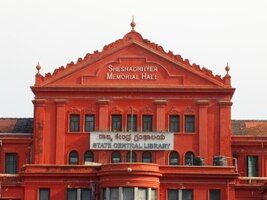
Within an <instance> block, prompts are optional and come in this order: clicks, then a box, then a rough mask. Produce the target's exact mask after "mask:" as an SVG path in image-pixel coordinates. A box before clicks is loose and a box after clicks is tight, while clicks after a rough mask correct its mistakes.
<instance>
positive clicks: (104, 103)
mask: <svg viewBox="0 0 267 200" xmlns="http://www.w3.org/2000/svg"><path fill="white" fill-rule="evenodd" d="M97 103H98V104H99V105H108V104H109V100H108V99H98V100H97Z"/></svg>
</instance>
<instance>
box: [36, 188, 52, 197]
mask: <svg viewBox="0 0 267 200" xmlns="http://www.w3.org/2000/svg"><path fill="white" fill-rule="evenodd" d="M39 200H50V189H49V188H40V189H39Z"/></svg>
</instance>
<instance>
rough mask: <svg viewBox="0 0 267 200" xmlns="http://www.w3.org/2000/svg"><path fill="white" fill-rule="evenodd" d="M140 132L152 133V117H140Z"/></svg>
mask: <svg viewBox="0 0 267 200" xmlns="http://www.w3.org/2000/svg"><path fill="white" fill-rule="evenodd" d="M142 121H143V123H142V131H144V132H151V131H152V115H143V117H142Z"/></svg>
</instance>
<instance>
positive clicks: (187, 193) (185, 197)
mask: <svg viewBox="0 0 267 200" xmlns="http://www.w3.org/2000/svg"><path fill="white" fill-rule="evenodd" d="M181 191H182V200H193V190H181Z"/></svg>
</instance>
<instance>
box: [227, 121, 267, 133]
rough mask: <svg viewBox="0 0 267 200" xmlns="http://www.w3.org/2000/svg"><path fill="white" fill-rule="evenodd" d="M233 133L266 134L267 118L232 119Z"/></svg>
mask: <svg viewBox="0 0 267 200" xmlns="http://www.w3.org/2000/svg"><path fill="white" fill-rule="evenodd" d="M232 133H233V135H253V136H267V120H232Z"/></svg>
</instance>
